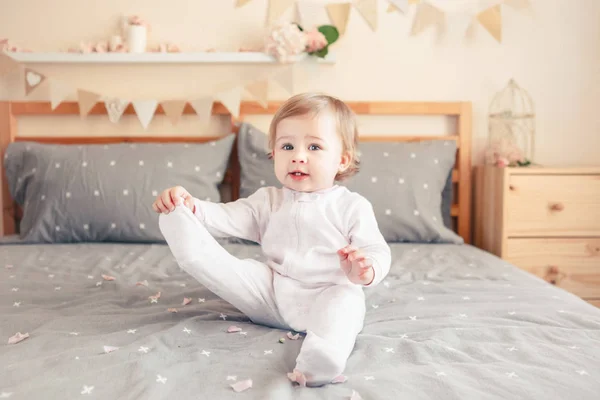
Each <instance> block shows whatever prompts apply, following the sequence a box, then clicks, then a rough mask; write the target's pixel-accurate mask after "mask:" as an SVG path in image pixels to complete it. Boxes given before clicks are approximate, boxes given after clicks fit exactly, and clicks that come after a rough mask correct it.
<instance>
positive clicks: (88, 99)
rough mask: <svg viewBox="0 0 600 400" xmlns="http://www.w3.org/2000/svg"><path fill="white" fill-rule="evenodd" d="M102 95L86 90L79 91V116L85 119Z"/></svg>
mask: <svg viewBox="0 0 600 400" xmlns="http://www.w3.org/2000/svg"><path fill="white" fill-rule="evenodd" d="M99 98H100V95H98V94H96V93H92V92H88V91H86V90H81V89H79V90H77V101H78V102H79V115H80V116H81V118H84V117H85V116H86V115H88V113H89V112H90V111H91V110H92V108H94V106H95V105H96V102H97V101H98V99H99Z"/></svg>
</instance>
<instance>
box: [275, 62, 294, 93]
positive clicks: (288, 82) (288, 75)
mask: <svg viewBox="0 0 600 400" xmlns="http://www.w3.org/2000/svg"><path fill="white" fill-rule="evenodd" d="M273 80H274V81H275V82H277V83H278V84H279V85H280V86H281V87H282V88H283V89H285V90H286V91H287V92H288V94H289V95H290V96H292V95H293V94H294V67H293V66H289V67H285V68H283V71H281V72H280V73H278V74H275V75H274V76H273Z"/></svg>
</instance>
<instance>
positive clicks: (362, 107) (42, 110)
mask: <svg viewBox="0 0 600 400" xmlns="http://www.w3.org/2000/svg"><path fill="white" fill-rule="evenodd" d="M281 104H282V103H281V102H270V103H269V104H268V105H267V107H266V108H263V106H262V105H260V104H259V103H257V102H242V104H241V105H240V117H239V118H238V119H237V120H236V119H234V118H233V117H232V116H231V114H230V113H229V112H228V110H227V109H226V108H225V107H224V106H223V105H222V104H220V103H214V105H213V110H212V113H213V115H221V116H227V117H229V119H230V121H231V125H232V127H233V129H234V131H235V127H236V123H237V122H239V121H243V120H244V118H246V117H247V116H250V115H273V114H275V112H276V111H277V109H278V108H279V107H280V105H281ZM347 104H348V105H349V106H350V108H351V109H352V110H353V111H354V112H355V113H356V114H357V115H359V116H360V115H388V116H403V115H406V116H408V115H414V116H450V117H456V125H455V129H454V132H453V133H452V134H450V135H443V136H404V135H402V136H371V135H370V136H362V137H361V139H360V140H361V141H363V142H366V141H385V142H390V141H421V140H455V141H456V144H457V148H458V151H457V154H456V163H455V166H454V171H453V174H452V181H453V184H454V190H453V193H454V201H453V205H452V210H451V215H452V219H453V226H454V230H455V231H456V232H457V233H458V234H459V235H460V236H462V237H463V239H464V240H465V243H471V122H472V108H471V103H470V102H347ZM194 113H195V111H194V110H193V108H192V107H191V106H190V105H189V104H188V105H186V107H185V109H184V114H194ZM102 114H106V108H105V107H104V105H103V103H98V104H96V105H95V106H94V108H92V110H91V111H90V113H89V114H88V115H102ZM125 114H135V111H134V109H133V107H132V106H131V105H129V106H128V107H127V109H126V110H125ZM156 114H164V111H163V110H162V108H161V106H160V105H159V106H158V109H157V110H156ZM35 115H63V116H64V115H79V106H78V104H77V103H76V102H66V103H62V104H61V105H59V106H58V107H57V108H56V109H54V110H52V109H51V106H50V103H49V102H27V103H11V102H0V152H1V153H0V155H1V156H2V160H4V153H5V150H6V148H7V146H8V145H9V144H10V143H12V142H14V141H20V140H27V141H34V142H42V143H54V144H92V143H121V142H131V143H136V142H137V143H143V142H188V143H192V142H196V143H201V142H206V141H210V140H214V139H216V137H214V136H199V137H187V136H186V137H181V136H179V137H178V136H160V137H157V136H129V137H112V136H111V137H87V136H82V137H57V136H45V137H31V136H27V137H19V136H18V133H17V128H18V124H17V122H18V117H19V116H35ZM236 147H237V146H235V145H234V146H233V149H234V150H233V152H232V154H231V158H230V162H229V167H228V169H227V173H226V174H225V178H224V182H225V183H227V184H229V185H230V186H231V190H232V200H235V199H237V198H238V197H239V181H240V165H239V162H238V159H237V151H236V150H235V149H236ZM1 178H2V197H0V206H1V209H2V224H0V236H1V235H8V234H12V233H15V232H16V224H17V221H18V220H19V219H20V215H21V210H20V209H19V207H18V206H17V205H16V204H15V202H14V201H13V200H12V199H11V196H10V193H9V190H8V185H7V182H6V177H5V172H4V163H3V162H2V168H1Z"/></svg>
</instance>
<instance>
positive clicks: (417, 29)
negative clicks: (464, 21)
mask: <svg viewBox="0 0 600 400" xmlns="http://www.w3.org/2000/svg"><path fill="white" fill-rule="evenodd" d="M444 18H445V17H444V13H443V12H442V11H441V10H439V9H438V8H436V7H434V6H432V5H431V4H428V3H421V4H419V5H418V8H417V13H416V14H415V20H414V21H413V26H412V29H411V32H410V33H411V35H418V34H419V33H421V32H423V31H424V30H426V29H427V28H428V27H429V26H430V25H437V24H443V22H444Z"/></svg>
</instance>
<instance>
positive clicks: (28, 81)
mask: <svg viewBox="0 0 600 400" xmlns="http://www.w3.org/2000/svg"><path fill="white" fill-rule="evenodd" d="M45 80H46V77H45V76H44V75H42V74H40V73H39V72H35V71H34V70H32V69H29V68H25V95H29V93H31V92H32V91H33V90H34V89H35V88H37V87H38V86H40V85H41V84H42V82H44V81H45Z"/></svg>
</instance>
